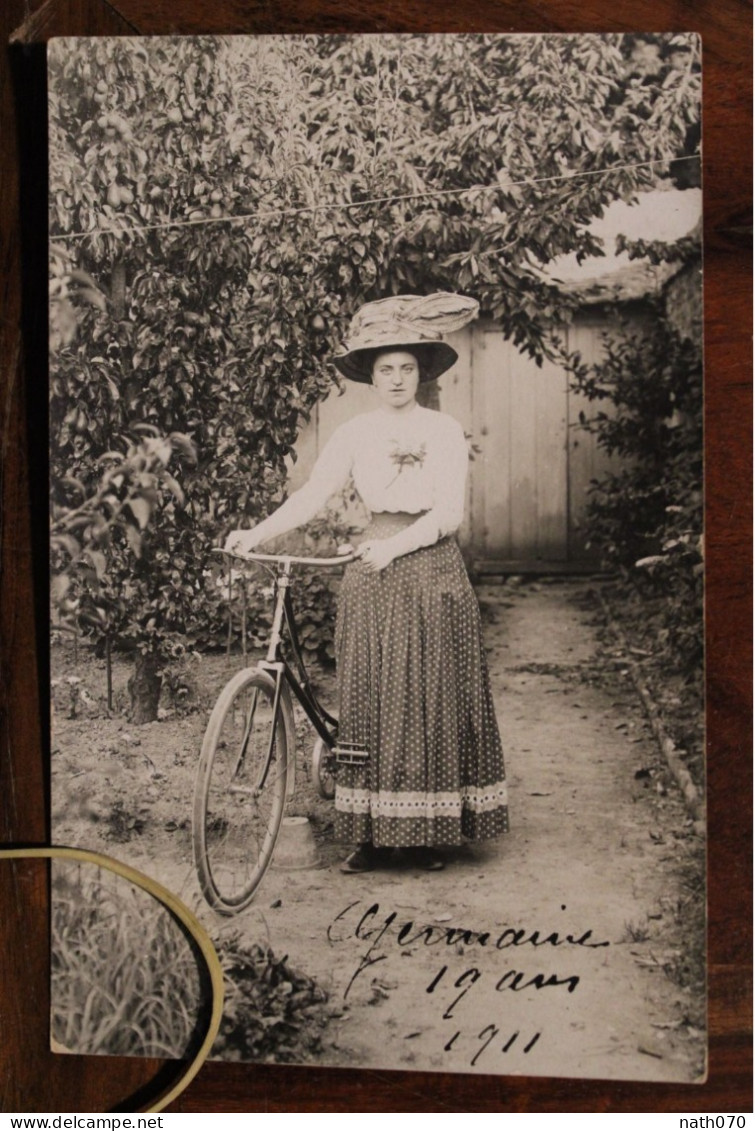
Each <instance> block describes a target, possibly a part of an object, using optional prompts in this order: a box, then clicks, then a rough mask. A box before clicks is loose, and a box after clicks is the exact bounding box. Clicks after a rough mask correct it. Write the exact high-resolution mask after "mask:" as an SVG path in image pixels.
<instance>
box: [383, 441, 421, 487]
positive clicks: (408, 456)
mask: <svg viewBox="0 0 755 1131" xmlns="http://www.w3.org/2000/svg"><path fill="white" fill-rule="evenodd" d="M426 456H427V444H420V446H419V447H418V448H402V447H401V446H400V444H399V443H398V442H397V441H396V440H394V441H393V451H392V452H391V453H390V455H389V457H388V458H389V459H390V461H391V463H394V464H395V465H396V467H397V468H398V471H397V472H396V474H395V475H394V476H393V479H391V482H390V483H389V484H388V486H389V487H390V486H391V483H395V482H396V480H397V479H398V477H399V475H400V474H401V472H402V471H403V470H404V468H405V467H422V465H423V463H424V462H425V457H426Z"/></svg>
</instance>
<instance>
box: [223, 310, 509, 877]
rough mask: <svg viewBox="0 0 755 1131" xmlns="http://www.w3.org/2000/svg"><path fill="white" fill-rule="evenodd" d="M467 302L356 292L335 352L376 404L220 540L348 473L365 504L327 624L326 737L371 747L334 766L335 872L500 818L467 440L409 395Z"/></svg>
mask: <svg viewBox="0 0 755 1131" xmlns="http://www.w3.org/2000/svg"><path fill="white" fill-rule="evenodd" d="M476 313H477V303H476V302H474V301H473V300H471V299H468V298H465V297H464V296H461V295H448V294H435V295H428V296H425V297H416V296H408V295H407V296H397V297H396V298H392V299H383V300H381V301H380V302H374V303H368V304H367V305H366V306H364V307H362V309H361V310H360V311H359V312H358V313H357V315H356V317H355V318H354V321H353V323H352V327H351V335H350V338H349V341H348V342H347V344H346V348H345V350H344V351H343V353H341V354H340V355H338V356H337V357H335V358H334V364H335V365H336V366H337V368H338V369H339V371H340V372H341V373H342V374H343V375H344V376H345V377H346V378H348V379H349V380H352V381H361V382H371V383H372V385H373V387H374V389H375V395H376V398H377V400H378V402H379V403H378V408H377V409H376V410H375V411H374V412H368V413H363V414H361V415H360V416H357V417H354V418H353V419H352V420H350V421H348V422H347V423H345V424H342V425H341V427H340V428H338V429H337V430H336V431H335V432H334V434H333V435H332V436H331V438H330V440H329V441H328V443H327V444H326V446H325V448H324V449H323V451H322V453H321V455H320V457H319V459H318V460H317V463H316V464H315V467H314V469H313V471H312V473H311V475H310V477H309V480H308V481H307V483H306V484H305V485H304V486H303V487H302V488H301V489H300V490H298V491H296V492H295V493H294V494H293V495H291V496H290V498H289V499H288V500H287V501H286V502H285V503H284V504H283V505H282V506H281V507H279V508H278V510H276V511H274V512H273V514H271V515H270V516H269V517H268V518H266V519H265V520H264V521H263V522H261V523H259V525H258V526H256V527H254V528H253V529H252V530H248V531H245V530H235V531H233V532H232V533H231V534H230V535H229V537H228V540H227V542H226V549H228V550H233V551H236V552H239V553H243V552H244V551H246V550H251V549H255V548H257V547H258V546H260V544H261V543H263V542H266V541H268V540H269V539H272V538H275V537H278V536H279V535H281V534H284V533H286V532H287V531H289V530H291V529H293V528H294V527H297V526H301V525H303V524H304V523H306V522H308V521H309V520H310V519H311V518H313V517H314V515H315V514H316V513H317V512H318V511H319V510H320V509H322V507H323V506H324V505H325V503H326V502H327V500H328V499H329V498H330V496H331V495H332V494H334V493H335V492H336V491H338V490H339V489H340V488H342V487H343V486H344V484H345V483H346V482H347V480H348V479H349V476H352V477H353V481H354V485H355V487H356V489H357V492H358V493H359V495H360V497H361V499H362V501H363V503H364V504H365V506H366V508H367V509H368V510H369V511H370V512H371V515H372V518H371V521H370V523H369V525H368V526H367V528H366V530H365V531H364V533H363V535H362V537H361V540H360V541H359V544H358V556H359V560H358V561H356V562H354V563H352V564H351V565H349V566H347V567H346V571H345V575H344V578H343V582H342V585H341V591H340V595H339V611H338V619H337V624H336V664H337V672H338V684H339V741H344V742H349V743H354V744H356V745H358V746H361V747H363V748H365V749H366V750H367V751H368V752H369V760H368V762H367V764H366V765H365V766H363V767H362V766H359V767H357V766H342V767H339V774H338V785H337V788H336V836H337V838H338V839H339V840H342V841H345V842H350V843H352V844H356V846H357V847H356V848H355V849H354V851H353V852H352V853H351V854H350V855H349V856H348V857H347V859H346V860H345V862H344V864H343V866H342V871H345V872H365V871H369V870H371V869H373V868H375V867H377V866H379V865H380V864H381V863H382V862H383V861H384V860H386V858H387V856H388V855H389V853H390V852H391V851H392V849H393V848H401V849H403V850H404V853H405V855H406V857H407V858H408V860H409V862H410V863H412V864H413V865H414V866H416V867H420V868H424V869H429V870H436V869H439V868H442V867H443V866H444V857H443V855H442V854H441V853H440V852H439V851H438V848H439V847H443V846H450V845H459V844H462V843H463V842H464V841H466V840H484V839H487V838H490V837H494V836H497V835H499V834H500V833H503V832H506V831H507V829H508V808H507V794H506V781H505V773H504V764H503V755H502V751H501V742H500V738H499V734H498V727H497V724H496V719H495V713H494V709H493V702H492V697H491V693H490V685H489V680H488V672H487V666H486V661H485V653H484V649H483V644H482V635H481V626H480V615H479V607H478V605H477V599H476V597H475V594H474V591H473V589H472V586H471V584H470V582H469V578H468V577H467V573H466V570H465V567H464V562H463V560H462V557H461V554H460V552H459V547H458V545H457V543H456V539H455V534H456V531H457V530H458V528H459V526H460V525H461V522H462V520H463V517H464V502H465V497H466V477H467V467H468V462H469V449H468V445H467V441H466V439H465V436H464V433H463V430H462V428H461V426H460V425H459V424H458V422H457V421H456V420H454V419H453V418H452V417H450V416H448V415H446V414H445V413H441V412H435V411H433V410H430V409H426V408H423V407H422V406H420V405H419V404H418V403H417V400H416V394H417V389H418V387H419V384H420V382H421V381H429V380H433V379H435V378H437V377H439V376H440V375H441V373H444V372H445V371H446V370H447V369H449V368H450V367H451V366H452V365H453V364H454V362H455V361H456V359H457V354H456V352H455V350H453V349H452V348H451V346H449V345H448V343H447V342H444V341H443V340H442V335H443V334H444V333H449V332H451V331H452V330H455V329H458V328H460V327H461V326H463V325H464V324H465V323H466V322H468V321H470V320H471V319H472V318H473V317H474V316H475V315H476Z"/></svg>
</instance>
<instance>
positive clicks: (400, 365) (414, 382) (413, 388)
mask: <svg viewBox="0 0 755 1131" xmlns="http://www.w3.org/2000/svg"><path fill="white" fill-rule="evenodd" d="M372 384H373V385H374V386H375V388H376V389H377V394H378V396H379V397H380V400H381V401H382V402H383V404H384V405H387V406H388V407H390V408H406V407H407V406H408V405H413V404H414V400H415V396H416V393H417V386H418V385H419V362H418V361H417V359H416V357H415V356H414V354H413V353H409V352H408V350H386V351H385V353H380V354H378V356H377V357H376V358H375V362H374V364H373V366H372Z"/></svg>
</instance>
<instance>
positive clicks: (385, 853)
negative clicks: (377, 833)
mask: <svg viewBox="0 0 755 1131" xmlns="http://www.w3.org/2000/svg"><path fill="white" fill-rule="evenodd" d="M390 853H391V850H390V848H378V847H376V846H375V845H374V844H372V843H371V842H370V841H367V842H366V843H365V844H360V845H359V848H355V849H354V851H353V852H352V853H351V854H350V855H349V856H347V857H346V859H345V860H344V862H343V864H342V865H341V871H342V872H346V873H350V872H371V871H373V869H374V868H377V866H378V865H379V864H381V863H385V861H386V860H387V859H388V857H389V856H390Z"/></svg>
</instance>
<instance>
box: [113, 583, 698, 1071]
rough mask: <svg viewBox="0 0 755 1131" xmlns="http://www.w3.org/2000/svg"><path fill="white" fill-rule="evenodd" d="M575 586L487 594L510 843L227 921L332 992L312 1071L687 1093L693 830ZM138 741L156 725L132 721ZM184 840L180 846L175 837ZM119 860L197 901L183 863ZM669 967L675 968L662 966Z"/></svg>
mask: <svg viewBox="0 0 755 1131" xmlns="http://www.w3.org/2000/svg"><path fill="white" fill-rule="evenodd" d="M588 589H589V585H588V584H587V583H582V582H575V581H569V582H562V581H558V582H555V583H551V584H545V583H544V582H540V583H529V584H522V585H515V584H511V583H509V584H507V585H505V586H487V587H485V588H483V589H481V590H480V591H479V595H480V599H481V604H482V605H483V610H484V619H485V624H486V628H485V633H486V644H487V647H488V654H489V663H490V668H491V678H492V681H493V691H494V695H495V699H496V707H497V711H498V718H499V722H500V726H501V731H502V735H503V738H504V746H505V750H506V753H507V770H508V774H509V781H510V806H511V816H512V831H511V833H510V834H509V835H508V836H507V837H505V838H503V839H501V840H498V841H494V842H490V843H487V844H483V845H475V846H468V847H466V848H464V849H459V850H454V851H449V852H448V853H447V867H446V869H445V871H443V872H438V873H431V874H422V873H418V872H416V871H411V870H407V869H406V868H405V867H402V866H400V865H399V864H396V865H395V866H394V867H391V868H388V869H385V870H381V871H378V872H375V873H372V874H369V875H361V876H344V875H342V874H341V873H340V872H339V871H338V863H339V861H340V859H341V857H342V856H343V849H342V848H341V847H340V846H338V845H334V844H332V843H325V844H323V845H321V848H320V859H321V866H320V867H319V868H316V869H313V870H307V871H289V872H282V871H276V870H272V871H271V872H270V873H269V874H268V876H267V877H266V878H265V880H264V882H263V885H262V887H261V889H260V892H259V894H258V896H257V899H256V902H255V904H254V905H253V906H252V907H251V908H250V909H249V910H248V911H247V912H245V913H243V914H242V915H240V916H238V917H237V918H236V919H235V920H234V921H233V922H232V924H230V925H229V924H228V921H227V920H220V919H216V920H214V921H213V916H212V915H211V913H209V912H208V911H207V909H206V907H204V906H201V910H200V913H201V914H202V915H203V918H204V919H205V921H206V922H207V923H208V925H210V926H213V927H216V928H218V929H220V930H232V931H241V932H242V935H243V937H244V938H246V939H248V940H249V941H250V942H251V941H264V940H268V941H269V942H270V944H271V945H272V947H273V948H274V950H275V951H276V953H277V954H279V955H284V954H287V955H288V956H289V961H290V963H291V965H293V966H296V967H299V968H301V969H302V970H303V971H306V973H308V974H309V975H311V976H313V977H314V978H316V979H317V980H318V981H319V982H320V983H321V984H322V985H323V986H325V987H326V988H327V989H328V991H329V993H330V995H331V1002H332V1004H333V1007H334V1010H335V1013H336V1016H335V1017H334V1019H333V1020H332V1021H331V1023H330V1025H329V1026H328V1029H327V1030H326V1033H325V1035H324V1050H323V1056H322V1058H321V1061H320V1062H321V1063H326V1064H344V1065H357V1064H363V1065H370V1066H374V1067H381V1068H398V1069H410V1068H417V1069H430V1068H435V1069H442V1070H444V1071H476V1072H482V1073H505V1074H510V1073H527V1074H534V1075H560V1076H589V1077H605V1078H619V1079H635V1080H640V1079H642V1080H694V1079H695V1078H698V1077H699V1076H700V1074H701V1072H702V1042H701V1036H700V1034H699V1033H697V1032H695V1031H694V1030H692V1032H691V1033H690V1028H689V1025H686V1024H685V1023H686V1022H687V1019H688V1017H689V1015H690V1013H691V1012H693V1011H691V1004H692V1003H691V1002H690V994H689V992H688V991H686V990H684V989H682V988H680V987H679V985H677V984H675V982H674V981H673V980H672V979H671V978H669V977H668V976H667V973H668V972H669V971H673V969H674V967H675V965H676V966H679V965H680V964H683V962H684V954H683V952H682V951H681V950H680V948H679V945H678V942H677V937H678V936H677V934H676V933H675V924H674V908H675V907H676V906H677V905H678V901H679V891H678V887H679V876H678V872H679V867H680V861H681V860H682V858H683V856H684V854H685V852H686V851H687V850H688V846H689V844H690V838H691V832H690V821H689V818H688V817H687V814H686V812H685V811H684V808H683V805H682V803H681V800H680V798H679V795H678V792H677V791H676V789H675V787H674V786H673V785H672V783H670V782H669V781H668V775H666V774H665V773H664V771H663V769H662V767H661V766H660V765H659V756H658V751H657V748H656V745H655V743H654V741H653V739H652V735H651V733H650V730H649V728H648V727H647V725H646V724H645V721H644V717H643V715H642V712H641V710H640V708H639V705H638V703H637V701H636V697H635V695H634V693H633V691H632V686H631V682H630V680H629V679H628V678H627V676H626V674H625V673H622V669H621V665H620V664H618V665H615V664H613V663H612V662H611V661H610V660H606V658H605V653H604V652H602V651H601V649H600V646H599V642H598V637H597V630H596V626H595V624H594V616H595V610H596V602H595V601H594V599H592V600H591V599H590V598H589V595H588ZM142 729H145V728H142ZM176 843H177V842H176ZM111 851H115V852H116V854H117V855H120V856H122V857H123V858H127V859H129V861H131V862H133V863H135V864H136V865H137V866H142V867H143V868H144V869H145V870H147V871H150V872H152V873H153V874H155V875H157V877H158V878H159V879H161V880H162V881H163V882H167V883H168V884H169V885H170V886H172V887H173V888H174V889H175V890H178V891H179V892H180V893H181V894H182V895H183V897H184V898H185V899H187V901H188V902H189V903H191V904H194V905H195V906H197V907H198V908H200V901H199V900H198V897H197V892H196V886H195V883H194V879H193V876H192V875H191V871H190V869H189V868H188V867H187V864H186V861H185V859H183V860H182V861H181V862H180V863H179V859H178V857H177V855H176V854H175V853H170V852H167V853H166V852H163V851H161V852H160V853H159V861H160V862H159V866H158V865H157V864H156V861H157V859H158V857H156V856H155V850H154V846H152V847H150V845H149V844H148V843H145V842H144V841H143V840H141V841H137V840H134V841H132V842H131V843H129V844H128V845H124V846H123V851H121V850H120V849H117V850H116V849H114V848H113V847H112V846H111ZM664 971H666V972H664Z"/></svg>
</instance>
